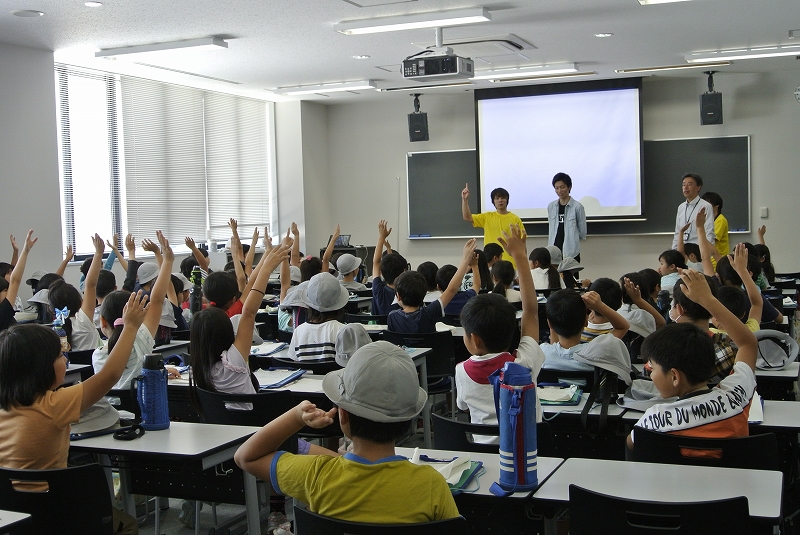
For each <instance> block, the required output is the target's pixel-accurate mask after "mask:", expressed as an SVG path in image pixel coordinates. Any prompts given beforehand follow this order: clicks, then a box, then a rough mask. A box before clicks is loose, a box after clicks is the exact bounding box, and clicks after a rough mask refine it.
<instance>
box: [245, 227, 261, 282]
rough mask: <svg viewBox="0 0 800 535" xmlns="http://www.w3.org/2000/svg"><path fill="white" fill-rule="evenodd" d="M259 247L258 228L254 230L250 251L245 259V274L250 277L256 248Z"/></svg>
mask: <svg viewBox="0 0 800 535" xmlns="http://www.w3.org/2000/svg"><path fill="white" fill-rule="evenodd" d="M257 245H258V227H255V228H254V229H253V238H252V239H251V240H250V249H248V250H247V255H246V256H245V257H244V273H245V275H247V276H248V277H249V276H250V274H251V273H252V272H253V259H254V258H255V257H256V246H257Z"/></svg>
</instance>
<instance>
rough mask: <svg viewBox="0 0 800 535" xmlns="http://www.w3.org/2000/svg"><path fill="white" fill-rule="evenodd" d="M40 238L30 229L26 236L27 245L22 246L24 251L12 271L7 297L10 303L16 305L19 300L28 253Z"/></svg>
mask: <svg viewBox="0 0 800 535" xmlns="http://www.w3.org/2000/svg"><path fill="white" fill-rule="evenodd" d="M38 239H39V238H34V237H33V231H32V230H29V231H28V234H27V235H26V236H25V245H23V246H22V253H20V255H19V258H18V259H17V263H16V264H15V265H14V269H13V270H12V271H11V280H10V281H9V283H8V292H7V293H6V299H7V300H8V302H9V303H11V305H12V306H13V305H14V301H16V300H17V295H18V294H19V286H20V284H22V276H23V275H24V273H25V263H26V262H27V261H28V253H29V252H30V250H31V248H32V247H33V244H34V243H36V240H38Z"/></svg>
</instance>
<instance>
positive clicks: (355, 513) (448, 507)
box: [234, 341, 458, 524]
mask: <svg viewBox="0 0 800 535" xmlns="http://www.w3.org/2000/svg"><path fill="white" fill-rule="evenodd" d="M322 388H323V390H324V391H325V395H327V396H328V397H329V398H330V399H331V401H333V403H334V404H335V405H336V406H337V407H335V408H333V409H331V410H330V411H328V412H325V411H323V410H322V409H318V408H316V406H315V405H314V404H312V403H310V402H309V401H303V402H301V403H300V404H299V405H298V406H297V407H295V408H294V409H292V410H290V411H288V412H286V413H285V414H283V415H282V416H280V417H278V418H276V419H275V420H273V421H272V422H270V423H268V424H267V425H266V426H264V427H263V428H262V429H261V430H260V431H258V432H257V433H256V434H255V435H253V436H252V437H250V439H248V440H247V442H245V443H244V444H243V445H242V446H241V447H240V448H239V449H238V451H237V452H236V455H235V457H234V460H235V461H236V464H237V465H239V467H240V468H242V469H243V470H246V471H248V472H250V473H251V474H253V475H255V476H256V477H257V478H259V479H262V480H264V481H270V482H271V483H272V487H273V488H274V489H275V491H276V492H279V493H281V494H284V495H287V496H293V497H294V498H296V499H298V500H300V501H302V502H304V503H306V504H308V506H309V509H311V510H312V511H314V512H315V513H318V514H321V515H325V516H330V517H334V518H338V519H340V520H347V521H351V522H374V523H384V524H389V523H414V522H429V521H433V520H443V519H447V518H454V517H456V516H458V509H457V508H456V505H455V502H454V501H453V497H452V495H451V494H450V490H449V488H448V486H447V483H446V482H445V480H444V478H443V477H442V476H441V475H440V474H439V473H437V472H436V471H435V470H434V469H433V468H431V467H429V466H417V465H414V464H412V463H411V462H409V461H408V459H406V458H405V457H401V456H398V455H395V451H394V443H395V441H396V440H397V439H398V438H399V437H401V436H403V435H405V434H406V433H407V432H408V429H409V426H410V422H411V419H412V418H414V417H415V416H417V415H418V414H419V413H420V412H421V411H422V408H423V407H424V406H425V402H426V400H427V395H426V394H425V391H424V390H423V389H422V388H420V387H419V383H418V381H417V372H416V369H415V367H414V362H413V361H412V360H411V357H410V356H409V355H408V353H406V352H405V351H404V350H403V349H402V348H400V347H397V346H395V345H393V344H390V343H389V342H383V341H381V342H373V343H371V344H367V345H366V346H364V347H362V348H360V349H359V350H358V351H356V352H355V354H354V355H353V356H352V358H351V359H350V362H349V363H348V365H347V367H346V368H344V369H343V370H337V371H334V372H330V373H329V374H327V375H326V376H325V379H324V380H323V382H322ZM337 413H338V415H339V424H340V425H341V427H342V431H343V432H344V434H345V435H347V436H348V437H349V438H351V439H352V440H353V451H352V452H351V453H347V454H345V455H344V456H342V457H339V456H337V454H336V453H334V452H330V455H293V454H291V453H287V452H284V451H276V450H277V448H278V447H279V446H280V444H281V443H282V442H283V441H285V440H286V439H287V438H289V437H290V436H292V435H293V434H294V433H297V432H298V431H299V430H300V429H301V428H302V427H303V426H304V425H308V426H310V427H314V428H321V427H324V426H326V425H330V424H331V423H332V422H333V418H334V416H335V415H336V414H337Z"/></svg>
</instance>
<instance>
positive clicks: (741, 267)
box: [728, 243, 750, 279]
mask: <svg viewBox="0 0 800 535" xmlns="http://www.w3.org/2000/svg"><path fill="white" fill-rule="evenodd" d="M728 258H729V259H730V261H731V265H732V266H733V269H735V270H736V273H738V274H739V276H741V277H742V279H744V277H750V273H749V272H748V271H747V259H748V258H749V253H748V252H747V247H746V246H745V245H744V244H743V243H737V244H736V247H735V248H734V249H733V254H729V255H728Z"/></svg>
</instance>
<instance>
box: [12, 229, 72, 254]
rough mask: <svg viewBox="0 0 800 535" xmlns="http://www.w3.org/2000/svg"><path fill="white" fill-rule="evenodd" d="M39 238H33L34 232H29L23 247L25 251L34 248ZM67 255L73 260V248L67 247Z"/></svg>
mask: <svg viewBox="0 0 800 535" xmlns="http://www.w3.org/2000/svg"><path fill="white" fill-rule="evenodd" d="M38 240H39V238H34V237H33V230H29V231H28V234H27V235H26V236H25V245H23V246H22V247H23V249H22V250H23V251H26V252H27V251H30V250H31V248H33V244H34V243H36V242H37V241H38ZM67 253H68V255H69V257H70V258H72V247H67Z"/></svg>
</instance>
